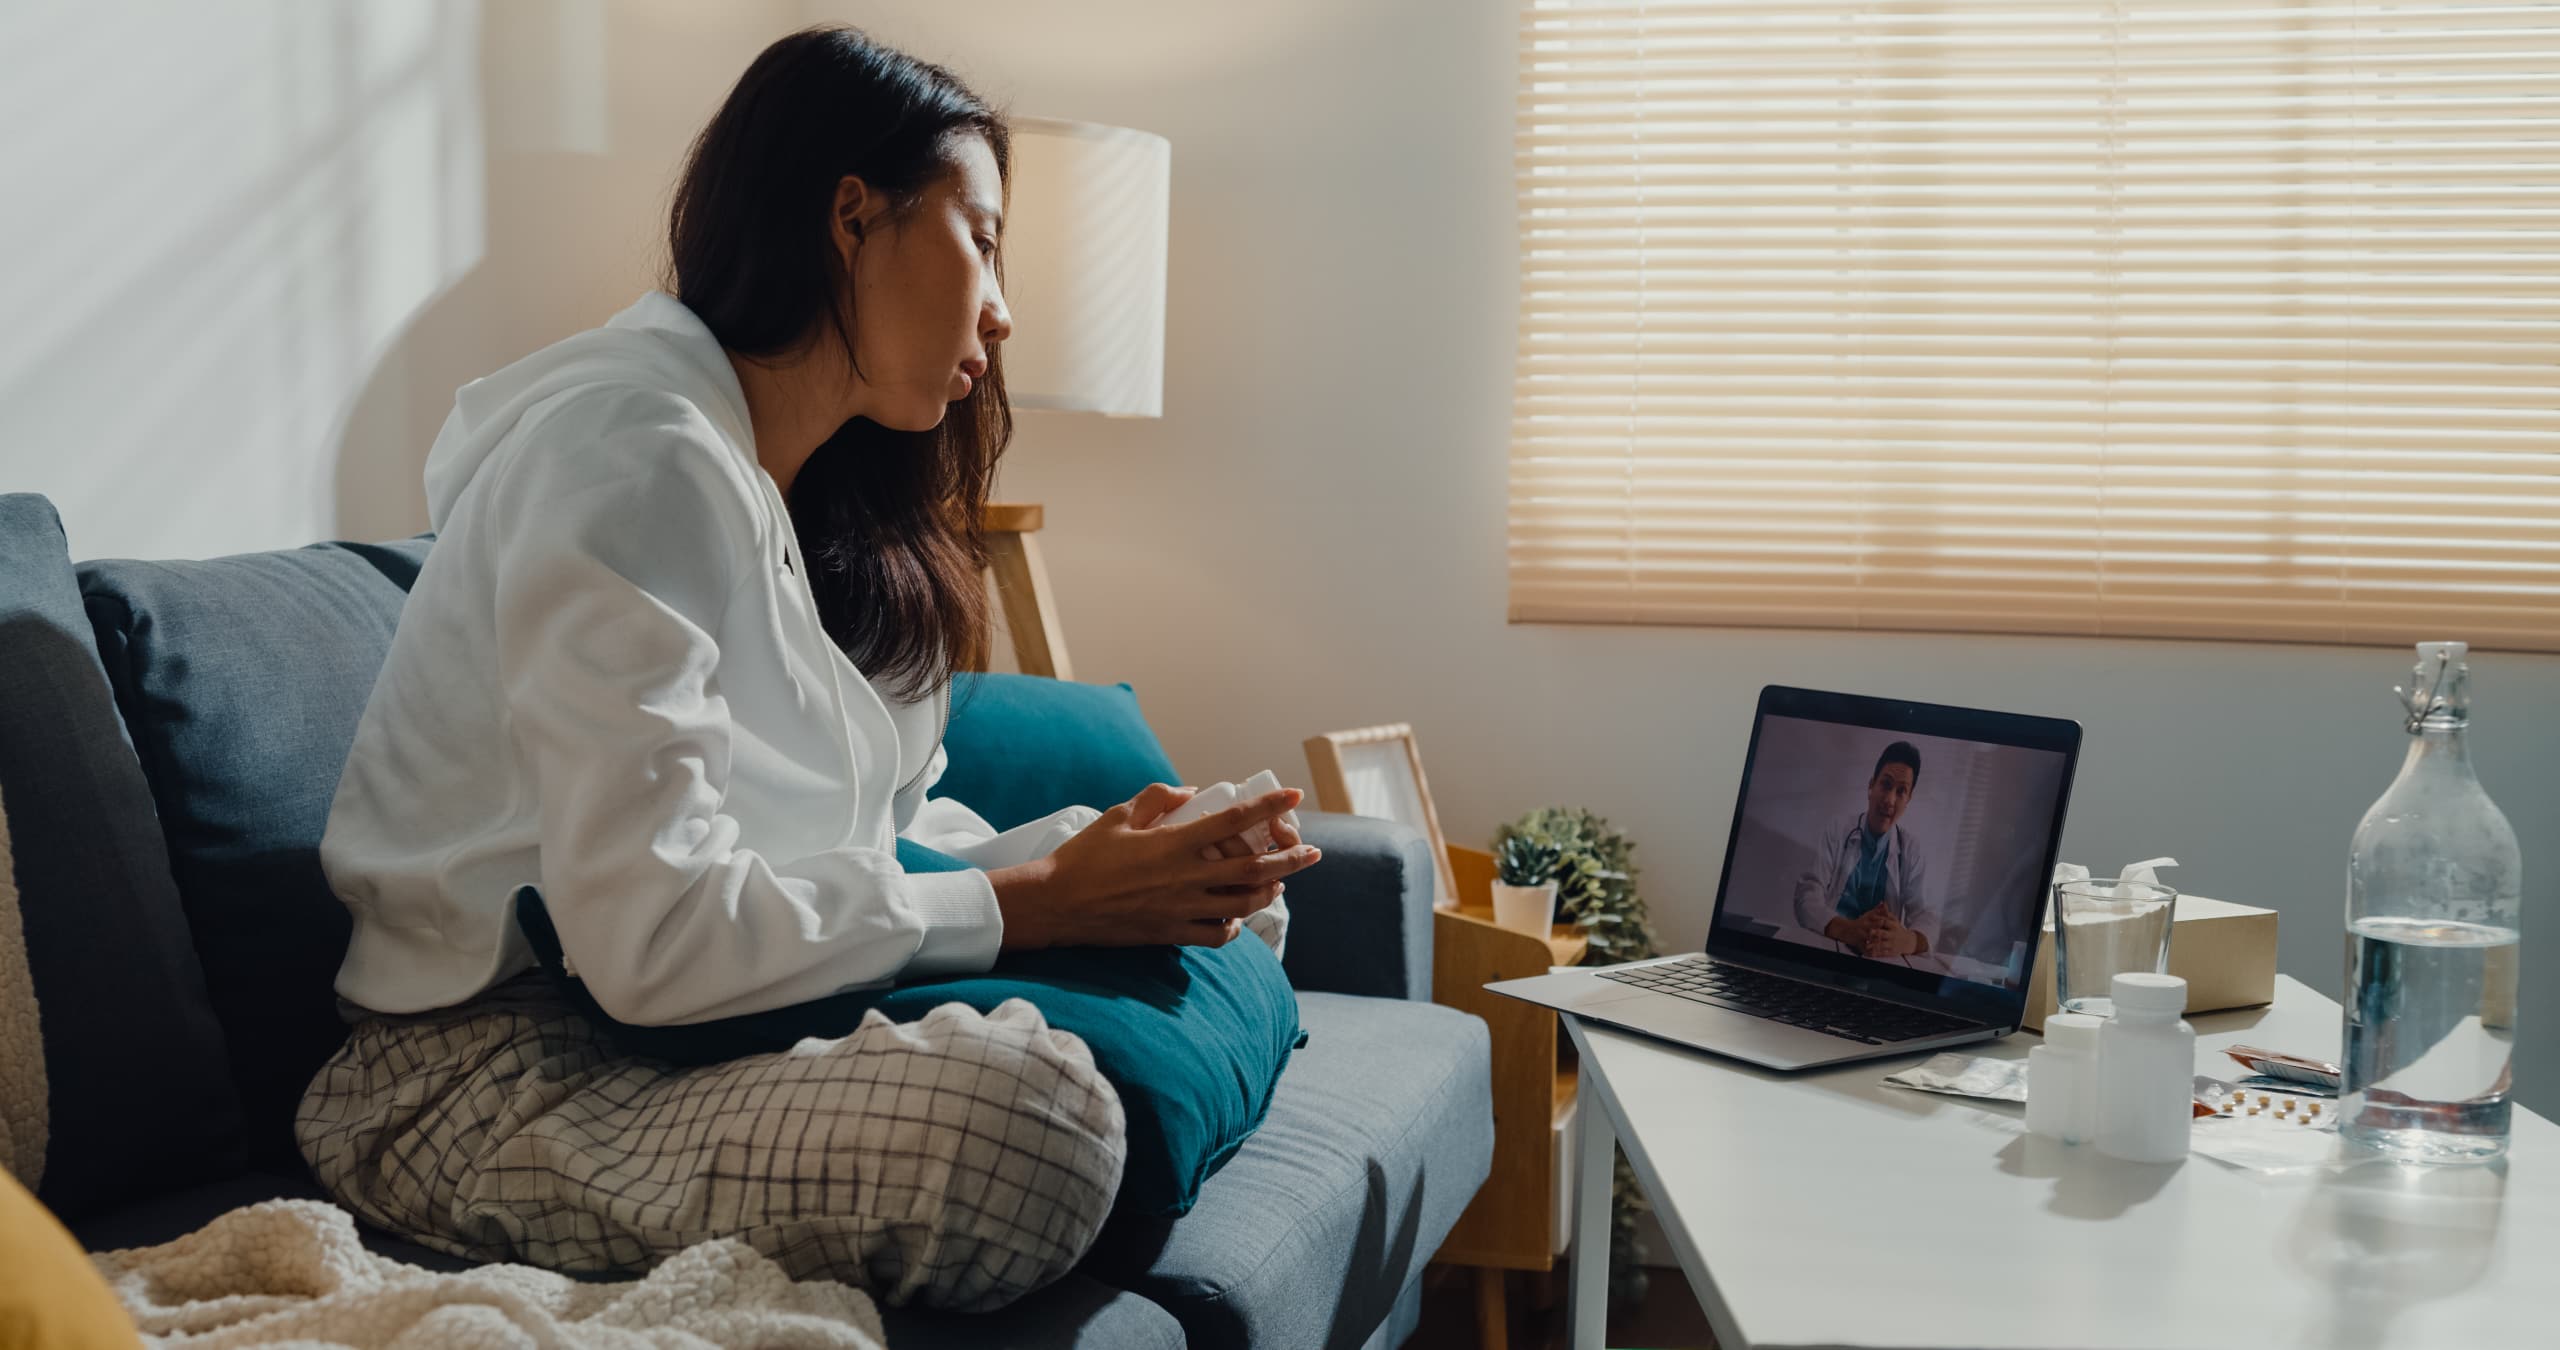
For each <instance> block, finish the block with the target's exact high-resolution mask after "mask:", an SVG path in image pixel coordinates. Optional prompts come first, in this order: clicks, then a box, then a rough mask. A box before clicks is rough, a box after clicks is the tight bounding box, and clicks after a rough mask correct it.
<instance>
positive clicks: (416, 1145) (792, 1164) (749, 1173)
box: [296, 974, 1127, 1311]
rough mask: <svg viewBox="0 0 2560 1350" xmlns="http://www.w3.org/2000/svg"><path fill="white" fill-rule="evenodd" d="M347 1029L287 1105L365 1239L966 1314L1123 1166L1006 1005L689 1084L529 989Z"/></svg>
mask: <svg viewBox="0 0 2560 1350" xmlns="http://www.w3.org/2000/svg"><path fill="white" fill-rule="evenodd" d="M363 1019H364V1020H361V1021H359V1022H357V1023H356V1024H355V1026H354V1029H353V1034H352V1035H351V1036H350V1038H349V1039H348V1042H347V1045H346V1047H345V1048H344V1049H342V1050H340V1051H339V1052H338V1054H337V1055H336V1056H335V1057H334V1058H332V1059H331V1060H330V1061H329V1062H328V1064H326V1065H325V1066H323V1067H322V1069H321V1070H320V1073H319V1075H318V1076H317V1077H315V1078H314V1079H313V1080H312V1083H311V1087H310V1089H309V1090H308V1091H307V1092H306V1093H305V1094H304V1096H303V1099H302V1107H301V1111H300V1115H299V1119H298V1121H297V1124H296V1134H297V1136H298V1138H299V1140H300V1143H301V1146H302V1153H303V1157H304V1158H305V1159H306V1160H308V1161H309V1162H310V1164H311V1168H312V1171H313V1173H314V1174H315V1175H316V1176H317V1177H318V1179H319V1181H320V1184H321V1185H322V1186H323V1187H325V1188H327V1190H328V1191H329V1193H330V1194H331V1195H332V1196H334V1197H335V1198H336V1199H337V1200H338V1202H339V1203H340V1204H342V1205H344V1206H346V1207H347V1208H348V1209H349V1210H351V1211H353V1212H354V1213H355V1214H357V1215H359V1216H360V1217H362V1218H364V1219H365V1220H367V1221H368V1222H371V1223H373V1224H376V1225H378V1226H380V1227H383V1228H386V1229H389V1230H391V1231H393V1232H395V1233H399V1234H401V1235H403V1236H405V1237H408V1238H411V1239H412V1240H414V1241H417V1242H419V1243H422V1244H424V1245H426V1246H429V1247H433V1248H435V1249H437V1250H439V1251H444V1252H449V1253H452V1254H453V1255H456V1256H461V1257H466V1258H469V1259H473V1260H482V1261H520V1262H526V1263H530V1264H533V1265H537V1266H543V1267H547V1268H550V1269H553V1270H561V1271H568V1272H572V1273H577V1274H603V1273H631V1272H636V1271H640V1270H645V1269H646V1268H648V1267H650V1266H652V1265H654V1264H656V1263H657V1262H658V1261H659V1260H661V1259H663V1258H665V1257H667V1256H670V1255H673V1254H674V1253H675V1252H677V1251H679V1250H681V1249H683V1248H685V1247H687V1246H690V1245H692V1244H694V1243H696V1242H701V1241H704V1240H706V1239H710V1238H718V1237H736V1238H741V1239H744V1240H745V1241H746V1242H748V1243H749V1244H750V1245H752V1246H754V1247H755V1248H756V1249H757V1250H758V1251H761V1252H763V1253H764V1254H765V1255H767V1256H770V1257H772V1258H774V1259H775V1260H776V1261H778V1262H780V1263H781V1264H782V1265H783V1266H784V1267H785V1268H786V1269H788V1270H789V1271H790V1272H791V1273H792V1274H793V1275H794V1276H798V1277H801V1278H808V1277H812V1276H824V1277H827V1278H831V1279H839V1280H843V1281H846V1282H847V1283H851V1284H856V1285H859V1286H861V1287H863V1288H866V1289H869V1290H870V1291H872V1292H873V1293H874V1294H875V1295H877V1296H879V1297H880V1298H882V1299H883V1300H884V1301H886V1302H889V1303H906V1302H909V1301H911V1300H912V1301H915V1302H919V1303H924V1304H929V1305H932V1306H936V1307H946V1308H955V1309H962V1310H969V1311H977V1310H984V1309H989V1308H996V1307H1001V1306H1003V1305H1004V1304H1006V1303H1009V1302H1011V1301H1012V1300H1014V1299H1016V1298H1018V1297H1020V1296H1022V1295H1023V1294H1026V1293H1028V1292H1030V1291H1031V1290H1033V1289H1037V1288H1039V1287H1040V1286H1041V1285H1043V1284H1046V1283H1047V1282H1049V1281H1050V1280H1053V1279H1056V1278H1057V1277H1058V1276H1059V1275H1061V1274H1064V1273H1065V1272H1066V1270H1067V1269H1068V1267H1070V1266H1073V1265H1074V1264H1075V1263H1076V1261H1077V1259H1078V1258H1080V1257H1081V1256H1083V1254H1084V1251H1085V1249H1086V1248H1087V1247H1088V1246H1090V1245H1092V1242H1093V1239H1094V1237H1095V1235H1096V1233H1097V1232H1098V1231H1099V1230H1100V1228H1101V1226H1102V1221H1103V1217H1104V1215H1105V1213H1106V1212H1107V1211H1108V1210H1109V1209H1110V1208H1111V1199H1112V1196H1113V1194H1114V1193H1115V1192H1116V1191H1117V1190H1118V1188H1119V1185H1120V1170H1121V1165H1122V1163H1123V1162H1124V1161H1125V1159H1126V1156H1127V1133H1126V1127H1125V1119H1124V1117H1123V1115H1122V1113H1121V1108H1120V1100H1119V1097H1118V1096H1117V1095H1116V1094H1115V1093H1114V1092H1113V1091H1112V1089H1111V1086H1110V1085H1109V1084H1108V1083H1106V1082H1105V1081H1103V1078H1102V1076H1101V1075H1100V1074H1099V1073H1097V1072H1096V1071H1095V1069H1094V1066H1093V1056H1092V1054H1091V1052H1089V1051H1088V1050H1087V1049H1086V1048H1085V1045H1084V1042H1083V1041H1081V1040H1079V1039H1077V1038H1076V1037H1074V1036H1072V1035H1070V1034H1068V1033H1066V1032H1061V1031H1052V1030H1050V1029H1049V1027H1048V1025H1047V1023H1045V1022H1044V1021H1043V1020H1042V1019H1041V1016H1040V1014H1039V1012H1038V1011H1037V1010H1035V1009H1034V1008H1032V1006H1031V1005H1030V1004H1028V1003H1024V1002H1022V1001H1020V1000H1014V1001H1011V1002H1007V1003H1005V1004H1002V1005H1000V1006H999V1007H998V1008H997V1009H996V1010H995V1011H994V1012H993V1013H991V1014H986V1015H983V1016H982V1015H980V1014H979V1013H977V1012H975V1011H972V1010H971V1009H968V1008H965V1007H960V1006H958V1005H953V1006H949V1007H944V1008H938V1009H936V1010H934V1011H933V1012H932V1013H930V1014H928V1015H927V1016H926V1017H925V1018H924V1020H922V1021H920V1022H913V1023H907V1024H904V1025H898V1024H893V1023H891V1022H889V1021H888V1019H886V1018H884V1017H882V1016H881V1015H880V1014H878V1013H876V1012H875V1013H872V1014H870V1015H869V1016H868V1017H867V1018H865V1019H864V1020H863V1023H862V1025H861V1026H860V1027H858V1028H857V1029H856V1030H855V1031H854V1033H853V1034H852V1035H849V1036H845V1037H843V1038H841V1039H837V1040H817V1039H811V1040H807V1041H803V1042H801V1043H800V1045H798V1046H797V1047H795V1048H794V1049H792V1050H790V1051H787V1052H782V1053H778V1054H766V1055H752V1056H748V1057H746V1058H742V1059H737V1060H732V1061H729V1062H727V1063H724V1064H714V1065H708V1066H704V1067H701V1068H693V1069H677V1068H671V1067H669V1066H667V1065H665V1064H662V1063H658V1062H655V1061H651V1060H641V1059H631V1058H627V1057H622V1056H618V1055H616V1054H615V1053H613V1051H612V1050H611V1049H610V1048H609V1047H608V1046H607V1045H606V1044H605V1042H604V1040H603V1038H602V1036H601V1035H599V1034H598V1032H597V1031H596V1030H595V1028H594V1027H593V1026H592V1025H590V1024H589V1023H588V1022H586V1021H585V1020H584V1019H583V1018H581V1017H579V1016H578V1015H577V1014H575V1013H573V1012H571V1011H570V1010H569V1009H568V1008H567V1007H566V1006H565V1005H563V1004H562V1003H561V1001H560V1000H559V998H558V996H557V995H556V994H554V993H553V992H552V991H551V990H550V989H549V988H548V987H547V986H546V985H545V984H544V983H543V981H542V978H541V977H540V975H539V974H533V975H526V976H519V977H517V978H516V979H513V980H510V981H508V982H506V983H505V984H502V985H500V986H498V987H497V988H495V989H492V990H490V991H489V992H488V993H486V994H484V995H482V996H481V997H480V998H478V999H476V1000H474V1001H473V1002H471V1003H469V1004H466V1005H463V1006H461V1007H458V1008H452V1009H446V1010H442V1011H441V1012H439V1013H429V1014H421V1015H417V1016H409V1017H389V1016H381V1015H375V1014H363Z"/></svg>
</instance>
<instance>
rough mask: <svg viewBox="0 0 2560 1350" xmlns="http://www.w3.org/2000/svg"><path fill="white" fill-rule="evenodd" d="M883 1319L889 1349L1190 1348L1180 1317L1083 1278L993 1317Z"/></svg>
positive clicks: (927, 1311) (894, 1313) (902, 1311)
mask: <svg viewBox="0 0 2560 1350" xmlns="http://www.w3.org/2000/svg"><path fill="white" fill-rule="evenodd" d="M880 1320H881V1322H882V1323H883V1324H884V1325H885V1328H886V1330H887V1331H888V1333H889V1346H890V1350H908V1347H911V1346H912V1347H915V1348H916V1350H1183V1340H1182V1324H1181V1323H1180V1322H1176V1321H1174V1320H1173V1314H1171V1313H1168V1312H1166V1311H1165V1310H1164V1309H1162V1308H1159V1307H1157V1306H1156V1305H1155V1304H1153V1303H1150V1302H1148V1301H1147V1300H1145V1299H1143V1298H1140V1297H1138V1296H1137V1295H1136V1294H1132V1293H1130V1292H1129V1291H1127V1290H1125V1289H1114V1288H1112V1287H1111V1286H1109V1285H1107V1284H1103V1283H1101V1282H1099V1281H1097V1280H1093V1279H1091V1278H1088V1277H1086V1276H1084V1275H1080V1274H1070V1275H1068V1276H1067V1277H1066V1278H1065V1279H1063V1280H1060V1281H1058V1282H1057V1283H1056V1284H1053V1285H1050V1286H1049V1287H1048V1288H1046V1289H1043V1290H1041V1291H1039V1292H1038V1293H1036V1294H1032V1295H1031V1296H1029V1297H1027V1298H1024V1299H1022V1300H1021V1301H1019V1302H1017V1303H1015V1304H1014V1305H1013V1306H1011V1307H1009V1308H1003V1309H999V1310H998V1311H995V1312H991V1313H953V1312H941V1311H937V1310H935V1309H931V1308H882V1309H881V1310H880Z"/></svg>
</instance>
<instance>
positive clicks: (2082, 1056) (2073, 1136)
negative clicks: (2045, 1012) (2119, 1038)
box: [2027, 1013, 2107, 1144]
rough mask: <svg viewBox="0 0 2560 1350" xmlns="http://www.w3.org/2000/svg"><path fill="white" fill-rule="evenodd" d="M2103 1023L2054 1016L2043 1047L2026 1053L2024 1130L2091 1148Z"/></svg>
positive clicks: (2080, 1017) (2075, 1016)
mask: <svg viewBox="0 0 2560 1350" xmlns="http://www.w3.org/2000/svg"><path fill="white" fill-rule="evenodd" d="M2106 1024H2107V1022H2106V1019H2105V1018H2103V1017H2090V1016H2088V1015H2086V1014H2083V1013H2055V1014H2053V1015H2052V1016H2050V1017H2048V1018H2046V1019H2044V1044H2042V1045H2039V1046H2037V1047H2036V1048H2034V1049H2033V1050H2030V1051H2028V1052H2027V1128H2028V1129H2029V1130H2031V1131H2033V1132H2035V1133H2037V1134H2041V1135H2043V1136H2045V1137H2046V1138H2048V1139H2059V1140H2061V1141H2062V1142H2064V1143H2066V1144H2085V1143H2088V1142H2089V1132H2090V1129H2091V1127H2092V1123H2093V1122H2094V1121H2095V1120H2096V1118H2097V1110H2098V1106H2097V1090H2098V1032H2099V1030H2100V1029H2101V1028H2103V1027H2105V1026H2106Z"/></svg>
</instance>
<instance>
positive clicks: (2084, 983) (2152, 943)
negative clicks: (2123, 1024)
mask: <svg viewBox="0 0 2560 1350" xmlns="http://www.w3.org/2000/svg"><path fill="white" fill-rule="evenodd" d="M2177 912H2178V893H2177V892H2176V891H2174V890H2172V889H2170V888H2169V887H2167V886H2163V885H2160V884H2159V883H2157V882H2151V881H2100V880H2097V879H2095V878H2092V879H2090V880H2087V881H2062V882H2056V883H2054V887H2053V987H2054V990H2055V992H2057V993H2058V994H2060V995H2061V998H2062V1010H2063V1011H2064V1012H2075V1013H2087V1014H2089V1015H2090V1016H2092V1017H2108V1016H2112V1015H2114V1013H2115V1010H2116V1005H2115V1000H2114V999H2112V998H2109V997H2108V996H2107V991H2108V989H2109V988H2110V987H2111V986H2112V985H2113V984H2114V983H2115V978H2116V977H2117V976H2118V975H2123V974H2128V973H2131V972H2135V971H2149V972H2151V973H2152V974H2155V975H2159V974H2167V973H2168V970H2169V926H2170V923H2171V921H2172V920H2174V919H2175V918H2176V917H2177Z"/></svg>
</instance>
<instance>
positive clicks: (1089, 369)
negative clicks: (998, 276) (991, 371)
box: [1004, 118, 1173, 417]
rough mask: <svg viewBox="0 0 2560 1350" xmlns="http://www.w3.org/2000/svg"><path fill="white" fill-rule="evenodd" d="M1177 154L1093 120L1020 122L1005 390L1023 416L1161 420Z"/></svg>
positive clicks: (1009, 239)
mask: <svg viewBox="0 0 2560 1350" xmlns="http://www.w3.org/2000/svg"><path fill="white" fill-rule="evenodd" d="M1172 181H1173V146H1172V145H1171V143H1169V142H1167V141H1166V140H1165V138H1164V137H1162V136H1157V135H1153V134H1150V133H1148V132H1144V131H1130V130H1128V129H1126V128H1123V127H1106V126H1096V125H1094V124H1092V123H1089V122H1057V121H1050V120H1047V119H1045V118H1018V119H1016V120H1015V121H1014V122H1013V182H1012V200H1011V201H1010V202H1009V203H1008V204H1007V206H1006V208H1005V226H1004V253H1005V264H1004V267H1005V283H1004V291H1005V304H1006V305H1007V307H1008V308H1010V309H1011V310H1012V312H1013V336H1012V337H1010V338H1008V339H1006V340H1005V344H1004V381H1005V391H1006V393H1007V394H1008V395H1009V396H1010V397H1011V400H1012V402H1013V406H1014V407H1016V408H1040V409H1048V410H1052V411H1058V412H1098V413H1106V414H1109V415H1111V416H1114V417H1160V416H1162V415H1163V413H1164V256H1165V217H1166V212H1167V209H1168V203H1169V201H1170V198H1171V192H1172Z"/></svg>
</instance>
